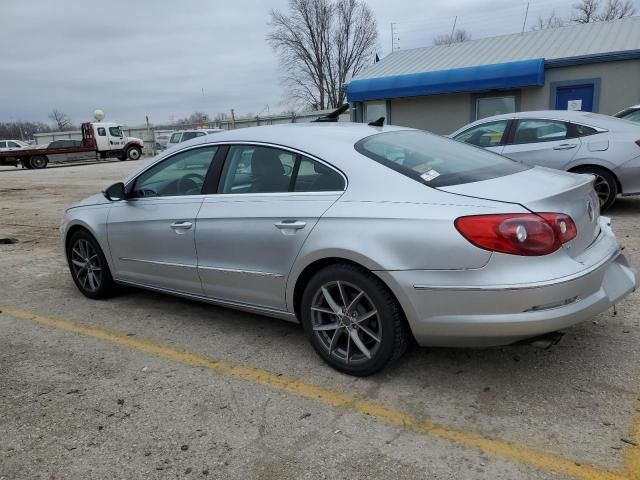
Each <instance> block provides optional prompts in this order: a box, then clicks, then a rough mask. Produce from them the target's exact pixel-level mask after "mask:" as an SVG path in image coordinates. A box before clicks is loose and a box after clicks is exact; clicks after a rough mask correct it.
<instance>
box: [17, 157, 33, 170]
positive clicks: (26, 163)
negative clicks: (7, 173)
mask: <svg viewBox="0 0 640 480" xmlns="http://www.w3.org/2000/svg"><path fill="white" fill-rule="evenodd" d="M30 160H31V157H29V158H26V159H25V158H23V159H22V160H20V163H21V164H22V167H23V168H26V169H29V170H31V164H30Z"/></svg>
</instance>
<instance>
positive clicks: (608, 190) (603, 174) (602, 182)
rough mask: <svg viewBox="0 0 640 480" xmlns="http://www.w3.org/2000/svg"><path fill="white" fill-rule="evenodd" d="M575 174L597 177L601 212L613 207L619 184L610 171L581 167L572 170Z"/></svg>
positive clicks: (596, 185) (596, 187)
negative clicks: (588, 174)
mask: <svg viewBox="0 0 640 480" xmlns="http://www.w3.org/2000/svg"><path fill="white" fill-rule="evenodd" d="M572 171H573V172H575V173H590V174H591V175H595V177H596V182H595V185H594V187H595V190H596V193H597V194H598V199H599V200H600V210H601V211H605V210H607V209H609V208H610V207H611V205H613V203H614V202H615V201H616V197H617V196H618V182H617V181H616V177H615V176H614V175H613V173H611V172H610V171H609V170H606V169H604V168H600V167H579V168H576V169H574V170H572Z"/></svg>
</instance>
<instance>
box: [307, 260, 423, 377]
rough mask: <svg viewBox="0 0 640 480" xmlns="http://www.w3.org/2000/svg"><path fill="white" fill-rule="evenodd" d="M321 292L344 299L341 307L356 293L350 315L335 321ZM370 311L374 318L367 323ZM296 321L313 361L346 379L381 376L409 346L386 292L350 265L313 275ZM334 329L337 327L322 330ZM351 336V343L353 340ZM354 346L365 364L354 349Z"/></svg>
mask: <svg viewBox="0 0 640 480" xmlns="http://www.w3.org/2000/svg"><path fill="white" fill-rule="evenodd" d="M323 288H324V289H325V290H327V291H328V292H329V296H331V297H336V298H340V297H342V298H344V299H345V300H339V301H338V302H337V303H341V304H344V305H342V306H343V307H344V306H350V305H353V303H352V302H353V301H354V299H356V297H358V295H360V294H359V293H358V292H362V295H361V296H360V297H359V298H360V300H359V303H357V304H355V305H353V308H352V310H353V311H352V310H351V309H342V311H343V314H339V315H341V316H339V315H336V314H334V313H333V312H335V311H336V310H335V309H334V308H333V307H330V303H329V302H327V297H326V295H325V293H324V291H323ZM332 292H333V293H332ZM323 302H326V303H323ZM335 303H336V302H334V305H335ZM336 306H338V305H336ZM312 307H313V308H314V309H315V310H312ZM318 309H321V310H323V311H318ZM328 310H331V311H328ZM372 311H375V312H376V314H375V315H374V316H370V317H367V314H369V313H371V312H372ZM301 317H302V318H301V321H302V325H303V327H304V330H305V333H306V335H307V338H308V339H309V341H310V342H311V345H312V346H313V348H314V349H315V350H316V352H317V353H318V355H320V357H321V358H322V359H323V360H324V361H325V362H327V363H328V364H329V365H331V366H332V367H333V368H335V369H336V370H339V371H340V372H343V373H347V374H349V375H355V376H367V375H372V374H374V373H376V372H378V371H380V370H382V369H383V368H384V367H385V366H386V365H387V364H389V363H390V362H392V361H395V360H397V359H398V358H400V357H401V356H402V354H403V353H404V352H405V351H406V349H407V346H408V344H409V339H410V334H409V329H408V326H407V322H406V319H405V317H404V314H403V312H402V309H401V308H400V305H399V304H398V302H397V300H396V299H395V297H394V296H393V294H392V293H391V291H390V290H389V289H388V288H387V286H386V285H385V284H384V283H383V282H382V281H381V280H380V279H379V278H378V277H376V276H374V275H373V274H372V273H371V272H368V271H366V270H364V269H362V268H359V267H357V266H355V265H349V264H336V265H331V266H329V267H326V268H324V269H322V270H321V271H319V272H318V273H316V274H315V275H314V276H313V277H312V278H311V280H310V281H309V283H308V284H307V285H306V287H305V290H304V293H303V295H302V304H301ZM358 318H362V319H364V320H360V321H359V320H358ZM334 324H335V325H342V326H341V327H339V328H336V329H332V328H327V327H331V326H332V325H334ZM346 325H349V326H346ZM366 330H368V332H366ZM339 332H340V333H339ZM354 333H355V336H356V337H357V339H356V340H352V339H354V337H353V335H354ZM371 334H373V335H371ZM335 335H339V336H338V337H334V336H335ZM376 339H377V340H378V341H376ZM357 340H359V342H360V344H362V345H363V346H364V347H365V349H366V351H368V352H369V356H370V358H367V356H366V355H365V354H364V353H363V352H364V350H361V349H360V348H359V347H358V346H357V343H356V342H357ZM347 342H349V343H347ZM352 342H353V343H352ZM351 344H353V345H354V347H353V350H352V347H351ZM351 352H352V353H351Z"/></svg>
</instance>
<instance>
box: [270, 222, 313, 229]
mask: <svg viewBox="0 0 640 480" xmlns="http://www.w3.org/2000/svg"><path fill="white" fill-rule="evenodd" d="M274 225H275V226H276V228H279V229H280V230H300V229H301V228H304V227H306V226H307V222H299V221H297V220H282V221H281V222H276V223H274Z"/></svg>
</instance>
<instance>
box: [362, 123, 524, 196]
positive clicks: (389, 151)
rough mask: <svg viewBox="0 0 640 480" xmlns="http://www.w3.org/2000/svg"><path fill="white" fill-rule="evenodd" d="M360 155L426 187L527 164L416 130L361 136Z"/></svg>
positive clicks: (466, 180) (520, 168) (479, 178)
mask: <svg viewBox="0 0 640 480" xmlns="http://www.w3.org/2000/svg"><path fill="white" fill-rule="evenodd" d="M355 148H356V150H357V151H358V152H360V153H361V154H363V155H365V156H367V157H369V158H371V159H373V160H375V161H376V162H379V163H382V164H383V165H386V166H387V167H389V168H392V169H393V170H396V171H397V172H400V173H402V174H404V175H407V176H408V177H411V178H413V179H415V180H417V181H419V182H421V183H424V184H426V185H429V186H430V187H446V186H449V185H460V184H463V183H472V182H480V181H482V180H490V179H492V178H497V177H504V176H506V175H511V174H513V173H517V172H522V171H524V170H528V169H530V168H531V167H530V166H528V165H524V164H521V163H517V162H514V161H513V160H509V159H508V158H505V157H502V156H500V155H497V154H495V153H493V152H489V151H487V150H483V149H481V148H478V147H473V146H470V145H466V144H464V143H460V142H456V141H454V140H450V139H448V138H444V137H440V136H437V135H434V134H431V133H427V132H422V131H418V130H402V131H397V132H385V133H379V134H377V135H372V136H371V137H367V138H363V139H362V140H360V141H359V142H358V143H356V145H355Z"/></svg>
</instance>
